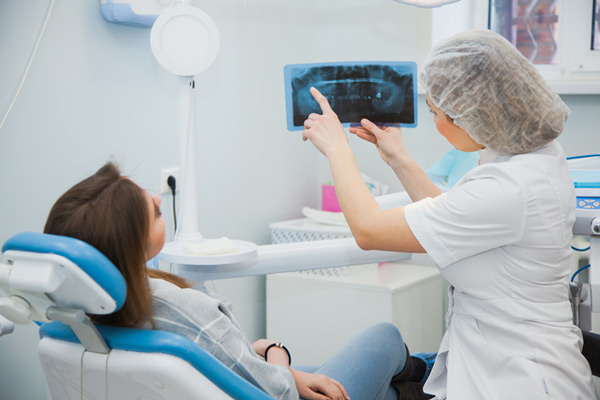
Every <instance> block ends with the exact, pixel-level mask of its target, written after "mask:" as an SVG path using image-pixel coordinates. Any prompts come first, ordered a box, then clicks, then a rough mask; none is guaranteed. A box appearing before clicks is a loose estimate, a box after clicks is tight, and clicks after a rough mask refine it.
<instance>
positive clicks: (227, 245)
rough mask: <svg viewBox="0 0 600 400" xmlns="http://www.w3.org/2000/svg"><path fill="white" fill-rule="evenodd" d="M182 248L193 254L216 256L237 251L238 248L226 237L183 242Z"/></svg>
mask: <svg viewBox="0 0 600 400" xmlns="http://www.w3.org/2000/svg"><path fill="white" fill-rule="evenodd" d="M183 248H184V250H185V251H187V252H188V253H190V254H193V255H195V256H218V255H221V254H233V253H237V252H238V251H239V249H238V248H237V247H235V246H234V245H233V243H231V240H229V238H227V237H225V236H224V237H222V238H219V239H214V240H207V241H201V242H183Z"/></svg>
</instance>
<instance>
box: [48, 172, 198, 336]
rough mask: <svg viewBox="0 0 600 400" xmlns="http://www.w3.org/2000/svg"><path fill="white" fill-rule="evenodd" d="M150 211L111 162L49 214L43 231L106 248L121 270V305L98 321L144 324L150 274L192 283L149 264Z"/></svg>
mask: <svg viewBox="0 0 600 400" xmlns="http://www.w3.org/2000/svg"><path fill="white" fill-rule="evenodd" d="M149 225H150V216H149V215H148V203H147V198H146V195H145V193H144V191H143V190H142V189H141V188H140V187H139V186H138V185H136V184H135V183H134V182H133V181H131V180H129V179H127V178H125V177H123V176H121V173H120V171H119V169H118V167H117V166H116V165H115V164H113V163H107V164H105V165H104V166H103V167H102V168H100V169H99V170H98V171H97V172H96V173H95V174H94V175H92V176H90V177H89V178H87V179H84V180H83V181H81V182H79V183H78V184H76V185H75V186H73V187H72V188H70V189H69V190H67V191H66V192H65V193H64V194H63V195H62V196H61V197H60V198H59V199H58V200H57V201H56V203H55V204H54V206H53V207H52V209H51V210H50V214H49V215H48V219H47V221H46V226H45V227H44V232H45V233H50V234H54V235H62V236H69V237H73V238H76V239H79V240H82V241H84V242H86V243H88V244H90V245H92V246H93V247H95V248H96V249H98V250H99V251H100V252H101V253H103V254H104V255H105V256H106V257H107V258H108V259H109V260H110V261H112V263H113V264H114V265H115V266H116V267H117V268H118V269H119V271H121V274H123V277H124V278H125V282H126V284H127V298H126V300H125V304H124V305H123V307H122V308H121V309H120V310H118V311H116V312H114V313H112V314H108V315H94V316H91V317H92V319H93V320H94V321H95V322H99V323H103V324H109V325H117V326H126V327H140V326H141V325H143V324H144V323H146V322H148V323H150V324H151V325H152V326H154V320H153V318H152V297H151V293H150V288H149V286H148V279H147V277H148V276H151V277H156V278H162V279H165V280H167V281H170V282H172V283H174V284H176V285H177V286H179V287H191V285H190V284H189V283H188V282H187V281H186V280H185V279H183V278H180V277H178V276H175V275H172V274H168V273H166V272H162V271H156V270H151V269H147V268H146V254H145V246H146V242H147V241H148V232H149Z"/></svg>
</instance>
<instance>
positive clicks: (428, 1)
mask: <svg viewBox="0 0 600 400" xmlns="http://www.w3.org/2000/svg"><path fill="white" fill-rule="evenodd" d="M395 1H396V2H398V3H402V4H409V5H411V6H417V7H421V8H433V7H441V6H445V5H446V4H452V3H456V2H458V1H460V0H395Z"/></svg>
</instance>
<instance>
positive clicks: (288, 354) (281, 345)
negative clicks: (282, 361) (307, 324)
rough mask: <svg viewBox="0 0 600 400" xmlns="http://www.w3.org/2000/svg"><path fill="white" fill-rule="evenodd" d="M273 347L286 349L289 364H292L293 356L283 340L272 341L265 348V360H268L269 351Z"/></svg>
mask: <svg viewBox="0 0 600 400" xmlns="http://www.w3.org/2000/svg"><path fill="white" fill-rule="evenodd" d="M271 347H279V348H280V349H284V350H285V352H286V353H287V356H288V360H289V365H292V356H291V355H290V351H289V350H288V349H287V347H285V346H284V345H283V344H281V342H275V343H271V344H270V345H268V346H267V348H266V349H265V361H267V353H268V352H269V350H270V349H271Z"/></svg>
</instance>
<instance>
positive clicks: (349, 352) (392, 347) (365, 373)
mask: <svg viewBox="0 0 600 400" xmlns="http://www.w3.org/2000/svg"><path fill="white" fill-rule="evenodd" d="M405 363H406V348H405V347H404V340H402V335H400V332H399V331H398V328H396V327H395V326H394V325H392V324H390V323H387V322H382V323H379V324H375V325H373V326H371V327H369V328H367V329H365V330H363V331H362V332H360V333H359V334H358V335H356V336H355V337H354V338H352V340H350V341H349V342H348V343H346V345H345V346H344V347H342V348H341V349H340V350H339V351H338V352H337V353H335V354H334V355H333V357H331V358H330V359H329V360H328V361H327V362H325V364H323V365H322V366H321V367H308V366H295V365H293V366H292V368H294V369H297V370H300V371H305V372H313V373H316V374H323V375H326V376H328V377H330V378H333V379H335V380H336V381H338V382H340V383H341V384H342V385H344V387H345V388H346V390H347V391H348V395H349V396H350V399H353V400H371V399H372V400H396V399H397V398H398V396H397V394H396V390H395V389H394V388H392V387H391V386H390V381H391V380H392V377H393V376H394V375H396V374H398V373H400V371H402V368H404V364H405Z"/></svg>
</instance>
